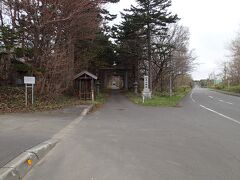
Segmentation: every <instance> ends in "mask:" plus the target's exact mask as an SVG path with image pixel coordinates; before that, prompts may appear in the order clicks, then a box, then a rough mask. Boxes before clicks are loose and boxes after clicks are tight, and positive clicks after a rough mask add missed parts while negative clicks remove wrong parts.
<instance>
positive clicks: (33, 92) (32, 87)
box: [32, 84, 34, 105]
mask: <svg viewBox="0 0 240 180" xmlns="http://www.w3.org/2000/svg"><path fill="white" fill-rule="evenodd" d="M33 89H34V85H33V84H32V105H33V97H34V96H33V93H34V90H33Z"/></svg>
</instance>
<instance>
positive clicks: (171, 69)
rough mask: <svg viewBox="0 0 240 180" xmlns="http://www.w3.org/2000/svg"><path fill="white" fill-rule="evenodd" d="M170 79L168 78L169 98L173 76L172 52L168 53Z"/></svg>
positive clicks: (171, 92)
mask: <svg viewBox="0 0 240 180" xmlns="http://www.w3.org/2000/svg"><path fill="white" fill-rule="evenodd" d="M169 68H170V77H169V96H170V97H172V94H173V90H172V74H173V65H172V50H171V51H170V65H169Z"/></svg>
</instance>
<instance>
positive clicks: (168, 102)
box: [127, 90, 190, 107]
mask: <svg viewBox="0 0 240 180" xmlns="http://www.w3.org/2000/svg"><path fill="white" fill-rule="evenodd" d="M189 92H190V90H186V91H184V92H177V93H175V94H174V95H173V96H171V97H170V96H165V95H154V96H153V97H152V99H146V100H145V102H144V103H143V101H142V96H141V95H135V94H134V93H127V97H128V98H129V99H130V100H131V101H132V102H133V103H135V104H138V105H143V106H158V107H176V106H177V105H178V103H179V102H180V101H181V100H182V99H183V98H184V97H185V96H186V95H187V94H188V93H189Z"/></svg>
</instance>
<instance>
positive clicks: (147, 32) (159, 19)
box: [123, 0, 179, 90]
mask: <svg viewBox="0 0 240 180" xmlns="http://www.w3.org/2000/svg"><path fill="white" fill-rule="evenodd" d="M136 1H137V6H131V8H130V9H128V10H126V14H124V15H123V16H125V17H124V19H125V18H128V19H129V18H130V19H132V20H133V21H134V23H135V26H136V27H137V32H138V34H139V37H141V38H144V39H145V41H146V50H147V52H146V54H147V57H146V59H147V61H148V75H149V84H150V89H151V90H152V78H151V77H152V75H151V59H152V50H153V41H152V39H153V38H154V37H155V36H158V37H159V36H160V37H161V36H167V31H168V24H171V23H175V22H176V21H177V20H178V19H179V18H178V16H177V15H173V14H172V13H171V12H169V7H170V6H171V5H172V2H171V0H136Z"/></svg>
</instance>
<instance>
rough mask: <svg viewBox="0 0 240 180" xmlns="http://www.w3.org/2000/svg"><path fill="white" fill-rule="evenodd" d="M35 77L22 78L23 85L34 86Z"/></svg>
mask: <svg viewBox="0 0 240 180" xmlns="http://www.w3.org/2000/svg"><path fill="white" fill-rule="evenodd" d="M35 82H36V80H35V77H32V76H24V84H35Z"/></svg>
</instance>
